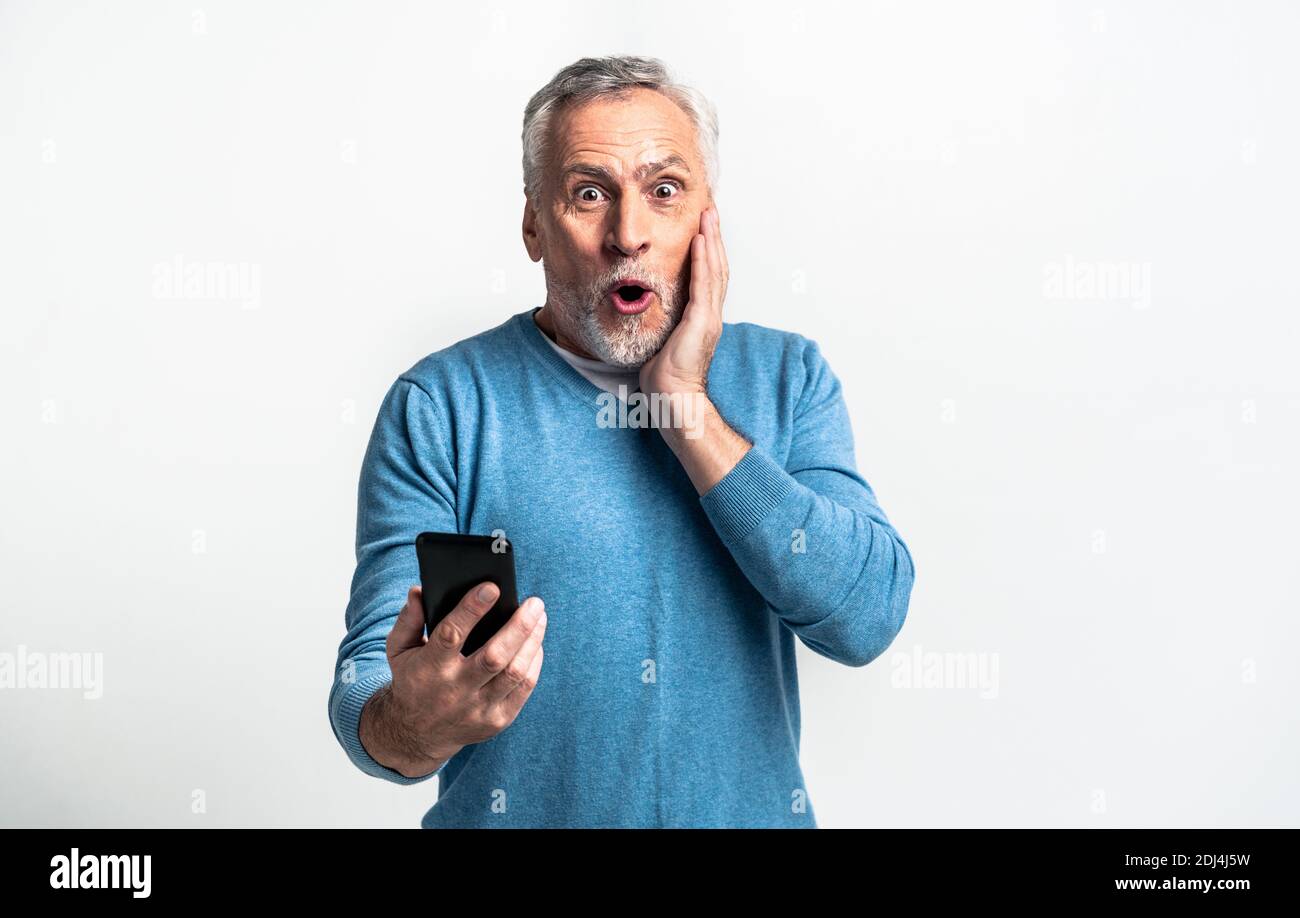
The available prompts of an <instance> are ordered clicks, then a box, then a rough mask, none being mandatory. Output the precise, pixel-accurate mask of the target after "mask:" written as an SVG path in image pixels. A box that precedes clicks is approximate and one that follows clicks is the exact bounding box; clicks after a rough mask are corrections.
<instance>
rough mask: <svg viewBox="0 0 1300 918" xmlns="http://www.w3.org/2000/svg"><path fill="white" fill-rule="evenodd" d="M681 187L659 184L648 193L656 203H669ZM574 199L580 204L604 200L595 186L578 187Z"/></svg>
mask: <svg viewBox="0 0 1300 918" xmlns="http://www.w3.org/2000/svg"><path fill="white" fill-rule="evenodd" d="M681 190H682V189H681V186H680V185H678V184H677V183H676V182H660V183H659V184H657V185H655V187H654V189H653V190H652V191H651V192H650V196H651V197H653V198H654V199H655V200H656V201H671V200H672V199H673V198H675V197H677V196H678V195H679V194H680V193H681ZM575 197H576V198H577V200H578V203H580V204H599V203H600V202H601V201H602V200H604V199H605V192H603V191H601V190H600V188H598V187H596V186H595V185H579V186H578V189H577V191H576V193H575Z"/></svg>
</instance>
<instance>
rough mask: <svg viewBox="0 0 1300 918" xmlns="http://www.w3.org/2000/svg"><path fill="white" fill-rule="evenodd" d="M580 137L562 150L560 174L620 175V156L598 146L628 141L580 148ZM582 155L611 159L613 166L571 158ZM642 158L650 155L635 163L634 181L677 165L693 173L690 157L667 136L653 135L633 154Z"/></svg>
mask: <svg viewBox="0 0 1300 918" xmlns="http://www.w3.org/2000/svg"><path fill="white" fill-rule="evenodd" d="M584 140H585V138H574V139H573V143H571V144H569V145H568V147H569V149H568V150H567V151H566V155H565V157H564V159H563V160H562V162H563V165H562V166H561V168H560V175H561V176H565V175H569V174H570V173H572V172H579V173H599V174H601V175H606V176H610V177H611V178H612V177H613V176H614V175H615V174H621V173H622V172H623V159H622V157H620V156H619V155H618V154H616V153H613V152H610V151H608V150H603V149H600V147H608V146H631V144H617V143H607V144H599V143H597V144H596V145H595V146H594V147H584V146H582V143H583V141H584ZM584 155H587V156H595V157H598V158H608V159H613V160H614V161H615V162H616V163H617V167H616V168H614V169H610V168H609V167H608V166H606V165H603V164H600V163H591V162H581V161H576V162H575V161H574V160H575V158H576V157H579V156H584ZM645 157H653V158H651V159H646V160H645V161H643V162H641V163H640V164H639V165H637V166H636V168H635V169H634V170H633V173H632V175H633V179H634V180H635V181H642V180H644V179H645V178H646V176H648V175H650V174H652V173H655V172H661V171H663V170H665V169H669V168H672V167H673V166H677V167H679V168H681V169H682V170H684V171H685V172H686V174H688V175H691V174H693V173H692V172H691V165H690V160H689V159H688V158H687V157H686V156H685V155H684V154H682V153H680V152H678V149H677V145H676V142H675V141H674V140H673V139H671V138H665V137H658V138H654V140H653V141H651V146H650V147H649V148H648V149H645V150H643V151H642V152H640V153H639V155H638V156H637V158H638V159H645Z"/></svg>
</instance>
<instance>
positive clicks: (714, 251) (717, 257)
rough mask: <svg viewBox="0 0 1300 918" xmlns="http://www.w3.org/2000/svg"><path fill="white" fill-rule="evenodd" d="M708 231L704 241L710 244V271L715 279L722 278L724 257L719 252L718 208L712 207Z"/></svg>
mask: <svg viewBox="0 0 1300 918" xmlns="http://www.w3.org/2000/svg"><path fill="white" fill-rule="evenodd" d="M705 223H706V226H707V229H705V231H704V239H705V241H706V242H708V244H709V245H708V249H709V271H710V272H711V273H712V274H713V276H714V277H715V278H719V279H720V278H721V277H722V256H721V254H720V253H719V251H718V246H719V244H720V240H719V230H718V211H717V208H716V207H710V208H709V213H708V218H707V220H706V221H705Z"/></svg>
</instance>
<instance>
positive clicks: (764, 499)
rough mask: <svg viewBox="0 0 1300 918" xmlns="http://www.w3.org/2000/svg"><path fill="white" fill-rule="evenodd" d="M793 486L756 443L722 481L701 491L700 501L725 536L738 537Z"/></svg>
mask: <svg viewBox="0 0 1300 918" xmlns="http://www.w3.org/2000/svg"><path fill="white" fill-rule="evenodd" d="M794 486H795V481H794V479H793V478H792V477H791V475H790V473H789V472H787V471H786V470H785V469H783V468H782V467H781V466H780V465H779V464H777V461H776V460H775V459H773V458H772V457H771V455H769V454H768V453H767V451H765V450H764V449H762V448H761V447H760V446H758V445H757V444H755V445H753V446H751V447H750V448H749V452H747V453H745V455H744V456H742V457H741V459H740V461H739V462H737V463H736V465H735V468H733V469H732V470H731V471H730V472H728V473H727V474H726V475H725V476H723V478H722V480H721V481H719V482H718V483H717V484H716V485H714V486H713V487H712V488H710V489H709V490H708V491H707V492H706V493H704V494H702V495H700V503H701V504H703V506H704V512H705V513H706V514H708V517H709V519H710V520H712V521H713V525H714V526H716V527H717V529H718V534H719V535H721V536H722V537H723V539H724V540H732V539H735V540H740V539H743V538H744V537H745V536H746V535H748V534H749V531H750V530H751V529H753V528H754V527H755V526H757V525H758V524H759V523H760V522H762V520H763V517H765V516H767V515H768V514H769V513H771V512H772V508H773V507H775V506H776V505H777V504H779V503H781V501H782V500H784V499H785V496H786V495H787V494H789V493H790V491H791V489H792V488H794Z"/></svg>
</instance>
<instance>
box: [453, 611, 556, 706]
mask: <svg viewBox="0 0 1300 918" xmlns="http://www.w3.org/2000/svg"><path fill="white" fill-rule="evenodd" d="M544 609H545V604H544V603H543V602H542V599H541V597H540V596H529V597H528V598H527V599H525V600H524V602H523V604H522V605H520V606H519V608H518V609H515V614H514V615H512V616H510V620H509V621H507V622H506V623H505V624H504V625H502V626H501V630H500V631H498V632H497V633H496V634H494V635H493V636H492V639H491V640H489V641H488V642H487V643H486V644H484V645H483V646H482V647H480V648H479V649H478V650H476V651H474V653H473V654H472V655H471V656H470V658H469V662H470V664H471V666H470V674H469V682H470V684H471V685H472V686H473V687H474V688H482V687H483V686H484V685H487V683H489V682H491V681H492V680H493V679H495V678H496V677H497V675H498V674H499V673H500V672H501V671H502V670H504V669H505V668H506V667H507V666H509V665H510V661H511V660H513V659H514V658H515V654H517V653H518V652H519V648H520V647H522V646H523V645H524V641H526V640H528V635H529V634H531V633H532V630H533V625H535V624H537V620H538V619H539V618H540V617H541V614H542V612H543V610H544Z"/></svg>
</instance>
